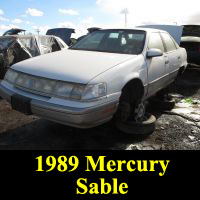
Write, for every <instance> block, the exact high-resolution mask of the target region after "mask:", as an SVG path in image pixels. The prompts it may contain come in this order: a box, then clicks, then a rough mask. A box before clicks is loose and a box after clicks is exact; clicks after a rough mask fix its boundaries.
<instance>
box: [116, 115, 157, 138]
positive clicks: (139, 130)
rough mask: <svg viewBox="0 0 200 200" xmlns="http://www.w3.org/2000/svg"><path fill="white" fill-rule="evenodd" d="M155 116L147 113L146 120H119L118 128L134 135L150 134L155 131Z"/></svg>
mask: <svg viewBox="0 0 200 200" xmlns="http://www.w3.org/2000/svg"><path fill="white" fill-rule="evenodd" d="M155 122H156V118H155V116H153V115H151V114H148V113H147V114H146V120H145V121H142V122H135V121H127V122H122V121H120V120H117V121H116V122H115V125H116V128H117V129H118V130H120V131H121V132H123V133H126V134H132V135H150V134H152V133H153V132H154V131H155Z"/></svg>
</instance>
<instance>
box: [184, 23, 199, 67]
mask: <svg viewBox="0 0 200 200" xmlns="http://www.w3.org/2000/svg"><path fill="white" fill-rule="evenodd" d="M180 46H181V47H183V48H185V49H186V51H187V55H188V63H189V64H190V65H193V64H195V65H200V26H199V25H185V26H184V29H183V36H182V38H181V44H180Z"/></svg>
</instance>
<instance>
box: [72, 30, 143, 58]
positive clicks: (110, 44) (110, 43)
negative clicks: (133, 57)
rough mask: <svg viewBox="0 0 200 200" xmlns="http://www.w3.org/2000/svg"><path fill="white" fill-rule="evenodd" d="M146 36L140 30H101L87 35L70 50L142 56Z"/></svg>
mask: <svg viewBox="0 0 200 200" xmlns="http://www.w3.org/2000/svg"><path fill="white" fill-rule="evenodd" d="M145 36H146V33H145V31H140V30H100V31H95V32H93V33H91V34H89V35H87V36H86V37H84V38H83V39H82V40H80V41H79V42H77V43H76V44H75V45H73V46H72V47H70V49H74V50H86V51H99V52H109V53H121V54H140V53H141V52H142V51H143V48H144V43H145Z"/></svg>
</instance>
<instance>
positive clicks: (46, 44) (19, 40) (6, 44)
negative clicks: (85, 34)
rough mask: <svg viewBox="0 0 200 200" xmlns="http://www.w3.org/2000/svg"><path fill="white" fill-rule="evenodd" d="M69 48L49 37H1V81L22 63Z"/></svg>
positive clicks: (56, 39)
mask: <svg viewBox="0 0 200 200" xmlns="http://www.w3.org/2000/svg"><path fill="white" fill-rule="evenodd" d="M64 48H68V46H67V45H66V44H65V42H64V41H62V39H60V38H58V37H55V36H47V35H7V36H1V37H0V79H3V77H4V75H5V73H6V71H7V69H8V68H9V67H10V66H11V65H13V64H15V63H17V62H20V61H23V60H26V59H28V58H32V57H35V56H39V55H43V54H47V53H51V52H55V51H60V50H61V49H64Z"/></svg>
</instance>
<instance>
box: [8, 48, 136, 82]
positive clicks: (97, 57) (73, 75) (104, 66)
mask: <svg viewBox="0 0 200 200" xmlns="http://www.w3.org/2000/svg"><path fill="white" fill-rule="evenodd" d="M135 57H137V56H134V55H126V54H114V53H113V54H112V53H102V52H91V51H77V50H68V49H67V50H63V51H58V52H55V53H51V54H46V55H44V56H40V57H35V58H33V59H31V60H26V61H24V62H20V63H17V64H15V65H14V66H13V67H12V68H13V69H17V70H18V71H21V72H24V73H29V74H32V75H35V76H41V77H46V78H49V79H56V80H60V81H68V82H76V83H83V84H87V83H88V82H89V81H90V80H91V79H93V78H94V77H96V76H98V75H99V74H101V73H103V72H105V71H107V70H109V69H110V68H112V67H114V66H116V65H119V64H121V63H123V62H125V61H126V60H129V59H134V58H135Z"/></svg>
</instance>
